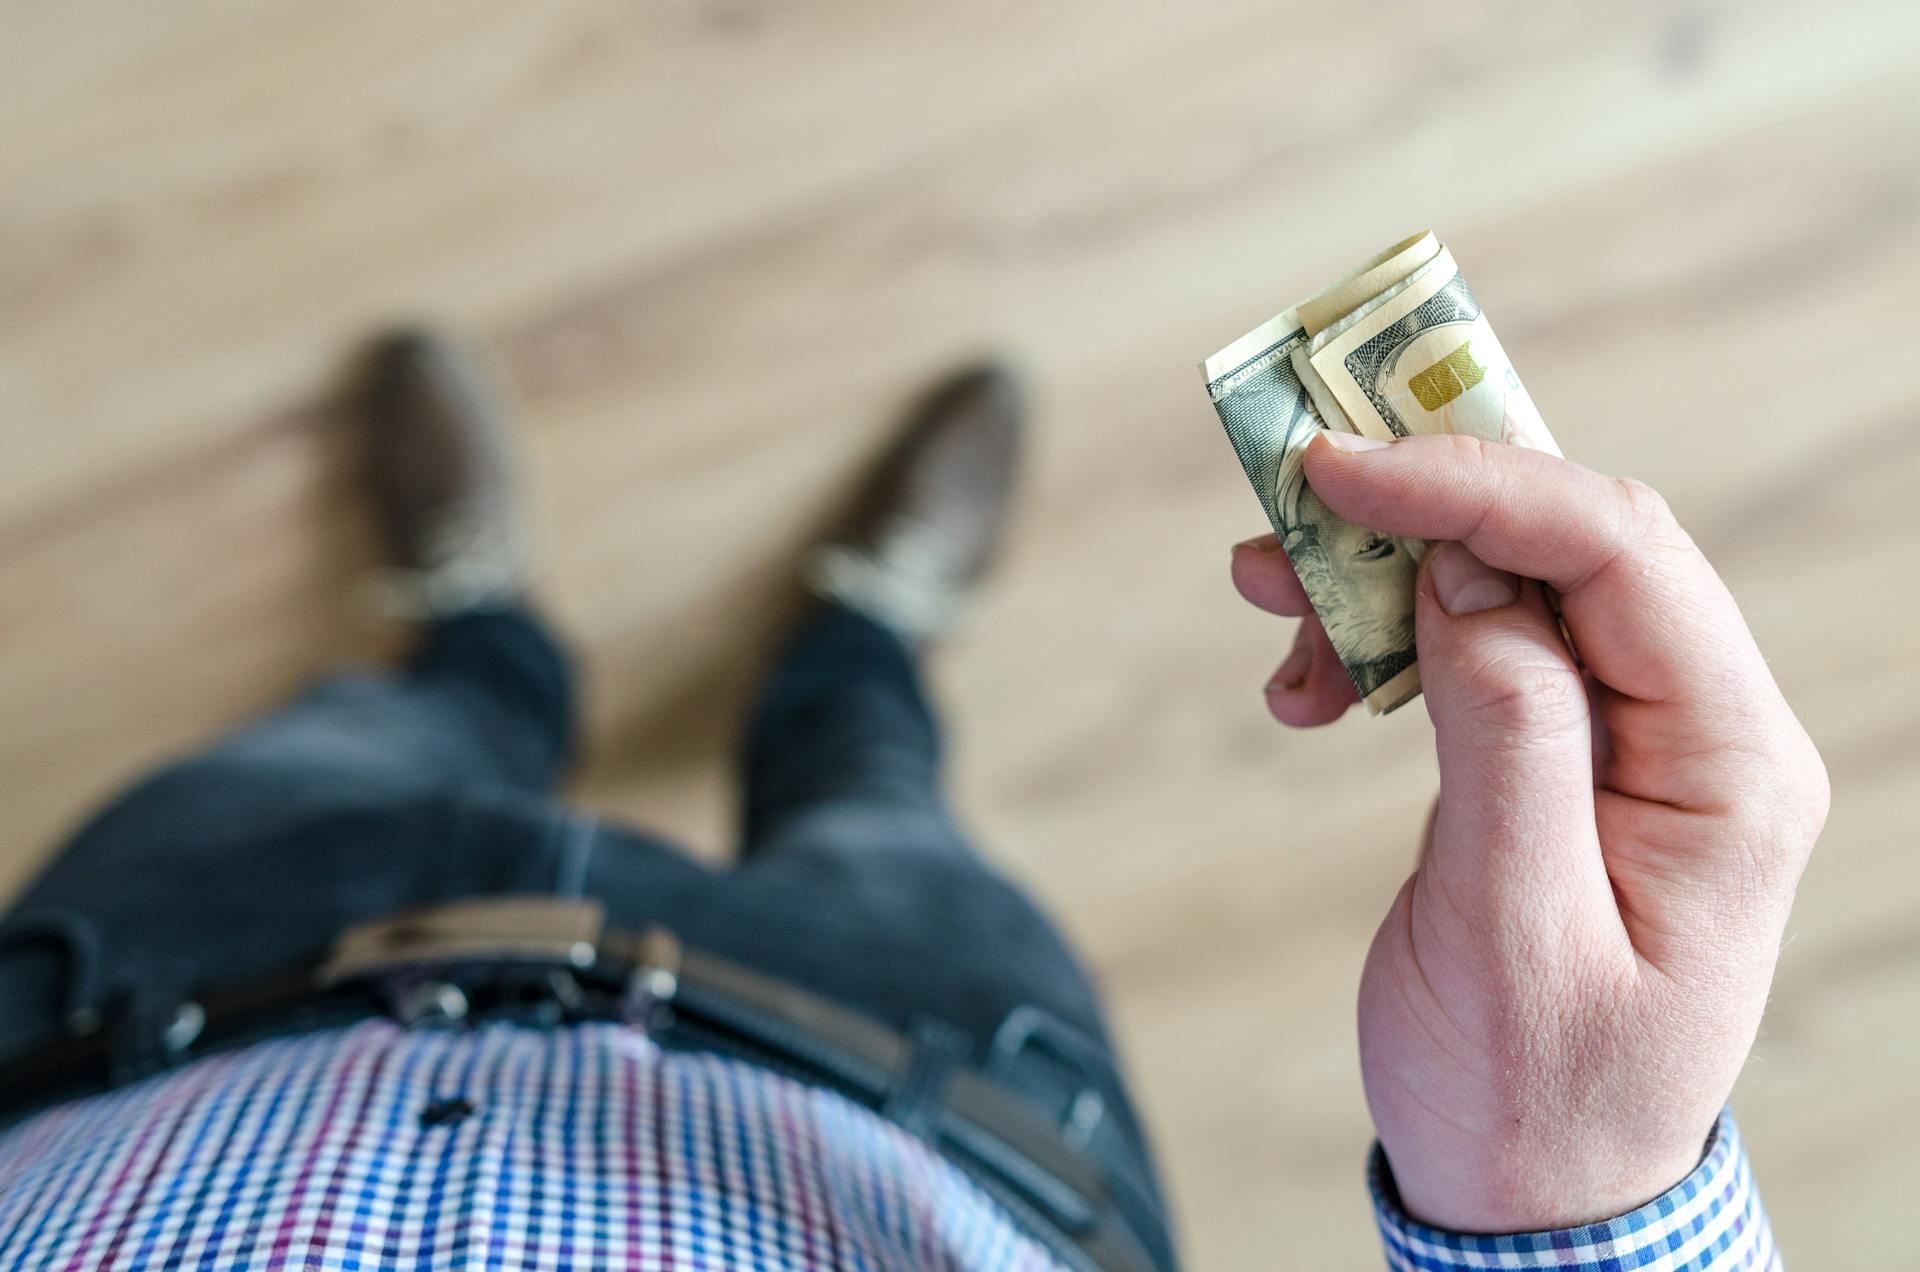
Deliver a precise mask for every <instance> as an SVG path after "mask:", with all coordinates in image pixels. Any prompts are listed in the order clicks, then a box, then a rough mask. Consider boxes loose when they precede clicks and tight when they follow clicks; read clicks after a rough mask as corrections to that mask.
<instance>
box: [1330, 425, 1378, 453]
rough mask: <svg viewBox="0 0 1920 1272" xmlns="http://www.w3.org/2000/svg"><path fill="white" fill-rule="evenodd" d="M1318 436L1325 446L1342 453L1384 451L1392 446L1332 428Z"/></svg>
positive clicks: (1375, 439) (1376, 439) (1371, 438)
mask: <svg viewBox="0 0 1920 1272" xmlns="http://www.w3.org/2000/svg"><path fill="white" fill-rule="evenodd" d="M1320 436H1322V437H1324V438H1326V439H1327V445H1329V446H1333V447H1337V448H1338V449H1340V450H1343V451H1370V450H1385V449H1386V448H1387V447H1389V446H1391V445H1393V443H1392V442H1383V441H1381V440H1380V439H1379V438H1377V437H1362V436H1360V434H1358V433H1343V432H1341V431H1340V430H1338V429H1332V428H1330V429H1327V430H1325V431H1324V432H1322V433H1321V434H1320Z"/></svg>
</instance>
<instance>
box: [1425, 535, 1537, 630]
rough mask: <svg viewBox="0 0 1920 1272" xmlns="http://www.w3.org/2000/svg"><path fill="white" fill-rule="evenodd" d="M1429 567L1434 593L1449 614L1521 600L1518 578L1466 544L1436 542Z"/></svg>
mask: <svg viewBox="0 0 1920 1272" xmlns="http://www.w3.org/2000/svg"><path fill="white" fill-rule="evenodd" d="M1428 568H1429V569H1430V570H1432V571H1433V594H1434V596H1436V597H1438V598H1439V601H1440V608H1442V609H1444V610H1446V611H1447V613H1449V614H1453V615H1456V616H1458V615H1461V614H1478V613H1480V612H1481V611H1483V610H1490V609H1499V608H1500V607H1501V606H1502V605H1511V604H1513V603H1514V602H1515V601H1517V600H1519V599H1520V580H1519V579H1517V578H1515V577H1514V576H1513V575H1511V574H1508V573H1507V572H1506V571H1505V570H1496V569H1494V568H1493V567H1492V566H1490V565H1488V564H1487V563H1486V562H1485V561H1482V560H1481V559H1480V558H1479V557H1477V556H1475V555H1473V553H1472V552H1470V551H1468V550H1467V547H1466V545H1465V544H1462V543H1441V544H1436V545H1435V546H1434V549H1433V564H1432V565H1431V566H1429V567H1428Z"/></svg>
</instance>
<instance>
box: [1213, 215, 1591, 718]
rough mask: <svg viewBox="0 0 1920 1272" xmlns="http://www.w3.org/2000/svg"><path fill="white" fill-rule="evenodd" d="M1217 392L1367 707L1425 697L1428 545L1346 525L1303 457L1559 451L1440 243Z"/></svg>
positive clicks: (1409, 256)
mask: <svg viewBox="0 0 1920 1272" xmlns="http://www.w3.org/2000/svg"><path fill="white" fill-rule="evenodd" d="M1201 374H1202V375H1203V376H1204V377H1205V379H1206V382H1207V394H1208V396H1209V397H1211V398H1212V399H1213V407H1214V410H1215V411H1216V412H1217V413H1218V414H1219V416H1220V422H1221V424H1223V425H1224V426H1225V427H1226V430H1227V437H1228V439H1229V440H1230V441H1231V442H1232V443H1233V449H1234V451H1235V452H1236V453H1237V454H1238V455H1239V457H1240V463H1241V465H1242V467H1244V468H1245V469H1246V473H1247V479H1248V481H1250V482H1251V483H1252V484H1253V489H1254V493H1255V494H1257V495H1258V496H1259V497H1260V500H1261V504H1262V506H1263V508H1264V510H1265V511H1266V514H1267V519H1268V521H1269V522H1270V523H1271V524H1272V526H1273V529H1274V533H1275V534H1276V535H1278V536H1279V539H1280V543H1281V545H1282V547H1284V548H1285V549H1286V553H1287V558H1288V560H1290V561H1292V562H1293V569H1294V573H1295V574H1296V575H1298V576H1299V578H1300V583H1301V586H1302V587H1303V588H1304V589H1305V590H1306V593H1307V599H1308V600H1310V601H1311V602H1313V608H1314V611H1315V612H1316V613H1317V614H1318V615H1319V616H1320V621H1321V624H1322V625H1323V626H1324V627H1325V628H1326V631H1327V637H1328V639H1329V640H1330V641H1331V642H1332V644H1333V648H1334V651H1335V652H1336V653H1338V654H1339V655H1340V661H1341V663H1342V664H1343V665H1344V666H1345V667H1346V670H1347V674H1348V675H1349V676H1351V677H1352V678H1353V683H1354V687H1355V688H1356V689H1357V690H1358V691H1359V694H1360V698H1361V700H1362V701H1363V702H1365V703H1366V704H1367V709H1368V710H1369V711H1371V712H1372V713H1373V714H1375V715H1380V714H1383V713H1385V712H1388V711H1391V710H1393V709H1394V708H1395V707H1398V706H1401V705H1402V704H1404V703H1407V702H1409V701H1411V700H1412V699H1414V698H1415V697H1417V696H1418V695H1419V693H1420V669H1419V665H1418V661H1417V654H1416V651H1415V648H1414V632H1413V589H1414V580H1415V577H1416V576H1417V575H1418V573H1419V569H1420V559H1421V557H1422V556H1423V555H1424V554H1425V552H1426V546H1427V545H1426V544H1425V543H1423V542H1421V541H1419V540H1417V539H1404V538H1400V537H1397V536H1394V535H1385V534H1380V533H1377V532H1375V531H1372V530H1369V529H1367V528H1365V527H1363V526H1355V525H1351V524H1349V523H1348V522H1346V521H1343V520H1341V519H1340V518H1339V517H1336V516H1335V515H1334V514H1333V513H1332V511H1331V510H1329V509H1328V507H1327V506H1326V504H1325V503H1323V502H1322V501H1321V500H1320V498H1319V497H1318V496H1317V495H1315V494H1314V493H1313V490H1312V488H1311V487H1310V486H1309V485H1308V484H1307V480H1306V474H1305V471H1304V469H1303V467H1302V457H1303V456H1304V453H1305V451H1306V447H1307V443H1309V442H1310V441H1312V440H1313V436H1314V434H1315V433H1317V432H1319V431H1320V430H1322V429H1339V430H1341V431H1344V432H1349V433H1358V434H1361V435H1362V436H1366V437H1373V438H1378V439H1380V440H1382V441H1391V440H1393V439H1395V438H1400V437H1410V436H1413V435H1414V434H1417V433H1461V434H1466V435H1469V436H1473V437H1480V438H1484V439H1486V440H1488V441H1495V442H1504V443H1507V444H1510V445H1519V446H1531V447H1534V448H1535V449H1539V450H1546V451H1551V452H1553V453H1554V454H1559V453H1560V452H1559V447H1558V446H1556V445H1555V444H1554V441H1553V437H1552V435H1551V434H1549V433H1548V432H1547V426H1546V424H1545V422H1544V421H1543V420H1541V418H1540V413H1539V411H1538V410H1537V409H1536V408H1535V407H1534V404H1533V399H1532V398H1531V397H1529V396H1528V395H1527V391H1526V388H1525V386H1523V385H1522V384H1521V383H1520V377H1519V375H1518V374H1517V373H1516V372H1515V371H1514V369H1513V364H1512V362H1511V361H1509V360H1508V358H1507V354H1506V350H1505V349H1504V348H1502V347H1501V344H1500V341H1499V339H1498V338H1497V337H1496V336H1495V335H1494V334H1493V328H1492V327H1491V326H1489V325H1488V324H1487V320H1486V317H1485V315H1483V314H1482V313H1481V311H1480V302H1479V300H1478V299H1477V298H1476V297H1475V296H1474V294H1473V290H1472V288H1470V287H1468V286H1467V282H1466V279H1464V278H1462V277H1461V275H1460V270H1459V267H1458V266H1457V265H1455V263H1454V260H1453V254H1452V253H1451V252H1449V251H1447V249H1446V248H1445V247H1443V246H1441V244H1440V242H1439V240H1438V239H1436V238H1435V237H1434V236H1433V235H1432V234H1430V233H1423V234H1417V235H1414V236H1413V237H1412V238H1409V239H1407V240H1405V241H1404V242H1401V243H1397V244H1395V245H1394V246H1393V247H1391V248H1388V249H1387V250H1386V251H1384V252H1382V253H1380V255H1378V256H1376V257H1374V258H1373V259H1372V260H1370V261H1368V262H1367V263H1366V264H1364V265H1362V266H1360V268H1358V269H1356V270H1354V271H1353V272H1351V273H1349V274H1347V275H1346V276H1344V277H1342V278H1340V279H1338V280H1337V281H1335V282H1334V283H1333V284H1331V285H1330V286H1328V287H1326V288H1324V289H1323V290H1321V291H1320V292H1317V293H1316V294H1314V295H1313V296H1311V297H1309V298H1308V299H1306V300H1304V301H1302V302H1301V303H1300V304H1298V305H1295V306H1294V307H1293V308H1292V309H1289V310H1287V311H1286V312H1285V313H1282V314H1280V315H1279V316H1277V317H1275V318H1271V319H1269V320H1268V321H1266V322H1264V323H1262V324H1261V325H1260V326H1258V327H1256V328H1254V330H1252V331H1250V332H1248V333H1247V334H1246V335H1244V336H1242V337H1240V339H1238V340H1236V341H1234V342H1233V343H1232V344H1230V345H1228V346H1227V347H1226V348H1224V349H1222V350H1220V351H1219V352H1218V353H1216V354H1214V355H1213V356H1212V357H1210V358H1208V359H1207V360H1206V361H1205V362H1203V363H1202V364H1201Z"/></svg>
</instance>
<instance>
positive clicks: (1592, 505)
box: [1306, 434, 1770, 702]
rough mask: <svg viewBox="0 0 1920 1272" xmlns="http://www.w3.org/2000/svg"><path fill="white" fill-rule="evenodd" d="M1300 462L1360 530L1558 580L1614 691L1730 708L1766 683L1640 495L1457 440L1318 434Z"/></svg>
mask: <svg viewBox="0 0 1920 1272" xmlns="http://www.w3.org/2000/svg"><path fill="white" fill-rule="evenodd" d="M1342 440H1343V441H1349V440H1350V439H1347V438H1343V439H1342ZM1306 465H1307V480H1308V481H1309V482H1310V483H1311V484H1312V486H1313V489H1314V491H1315V492H1316V493H1317V494H1318V495H1319V496H1320V498H1321V499H1322V500H1324V501H1325V502H1326V504H1327V506H1328V507H1329V508H1331V509H1333V511H1334V512H1335V513H1337V514H1339V515H1340V516H1342V517H1344V518H1346V519H1347V520H1349V521H1351V522H1353V523H1354V524H1356V525H1363V526H1367V527H1369V528H1370V529H1373V530H1378V531H1381V532H1384V533H1386V534H1398V535H1407V536H1412V537H1416V538H1422V539H1457V540H1459V541H1461V542H1463V543H1465V544H1466V545H1467V547H1468V548H1470V549H1471V550H1472V552H1473V554H1474V555H1475V556H1477V557H1479V558H1480V559H1481V560H1482V561H1485V562H1486V563H1487V564H1489V565H1492V566H1495V567H1497V568H1499V569H1502V570H1507V571H1510V572H1512V573H1514V574H1520V575H1524V576H1526V577H1528V578H1534V579H1539V580H1541V581H1543V582H1546V583H1549V584H1551V585H1552V586H1553V587H1554V588H1555V590H1557V591H1558V592H1559V594H1560V605H1561V613H1562V615H1563V617H1564V618H1565V620H1566V624H1567V629H1568V631H1569V632H1570V633H1571V634H1572V637H1573V643H1574V647H1575V649H1576V650H1577V651H1578V652H1579V655H1580V657H1581V659H1582V661H1584V662H1585V663H1586V665H1587V668H1588V670H1589V671H1591V672H1592V673H1593V674H1594V675H1595V676H1596V677H1597V678H1598V679H1599V680H1600V681H1601V682H1602V683H1603V684H1605V685H1606V686H1608V687H1609V688H1611V689H1614V690H1616V691H1617V692H1619V693H1622V694H1625V695H1627V696H1628V697H1631V698H1637V699H1640V700H1643V701H1654V702H1679V701H1688V700H1695V699H1703V698H1710V699H1711V700H1713V701H1724V695H1725V694H1726V693H1727V692H1729V690H1730V687H1731V686H1733V685H1736V684H1738V685H1745V684H1751V683H1753V681H1752V678H1753V677H1754V676H1755V675H1756V674H1758V675H1760V676H1763V677H1764V676H1765V675H1766V671H1765V664H1764V663H1763V662H1762V661H1761V659H1760V655H1759V651H1758V649H1756V648H1755V646H1754V643H1753V639H1752V637H1751V636H1749V635H1748V633H1747V628H1746V623H1745V621H1744V620H1743V619H1742V618H1741V617H1740V611H1739V607H1738V606H1737V605H1735V604H1734V600H1733V597H1732V595H1731V594H1730V593H1729V592H1728V591H1727V588H1726V585H1725V584H1724V583H1722V582H1721V581H1720V576H1719V575H1717V574H1716V573H1714V570H1713V567H1712V566H1710V565H1709V564H1708V563H1707V560H1706V558H1705V557H1704V556H1702V555H1701V554H1700V550H1699V549H1698V548H1697V547H1695V546H1694V543H1693V540H1692V539H1690V538H1689V537H1688V536H1687V533H1686V532H1685V531H1684V530H1682V529H1681V528H1680V525H1679V523H1678V522H1676V521H1675V520H1674V519H1673V515H1672V513H1671V512H1669V511H1668V509H1667V506H1666V503H1665V501H1664V500H1662V499H1661V498H1660V496H1659V495H1657V494H1655V493H1654V492H1653V491H1652V490H1650V489H1649V488H1647V487H1646V486H1643V485H1641V484H1639V483H1637V482H1631V481H1625V480H1622V479H1619V478H1614V477H1607V476H1604V475H1602V474H1600V473H1596V472H1594V471H1593V470H1592V469H1589V468H1583V467H1581V466H1580V465H1579V464H1575V463H1573V462H1571V461H1569V460H1565V459H1562V458H1560V457H1559V456H1557V455H1550V454H1547V453H1545V452H1543V451H1536V450H1528V449H1526V448H1524V447H1519V446H1503V445H1499V444H1496V443H1490V442H1482V441H1480V440H1478V439H1476V438H1471V437H1462V436H1451V435H1436V436H1419V437H1408V438H1403V439H1401V440H1400V441H1397V442H1393V443H1391V444H1387V445H1381V444H1378V443H1375V444H1373V446H1372V447H1371V448H1368V449H1359V450H1348V449H1344V448H1342V447H1340V446H1337V445H1334V444H1332V443H1329V442H1328V441H1327V440H1326V435H1324V434H1323V435H1322V436H1321V437H1320V438H1316V439H1315V440H1314V443H1313V445H1312V446H1311V447H1310V448H1309V449H1308V452H1307V456H1306ZM1768 682H1769V683H1770V677H1769V678H1768Z"/></svg>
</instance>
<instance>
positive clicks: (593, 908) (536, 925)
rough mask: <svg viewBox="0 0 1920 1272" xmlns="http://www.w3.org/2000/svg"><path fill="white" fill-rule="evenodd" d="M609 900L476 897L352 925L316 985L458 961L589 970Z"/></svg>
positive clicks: (326, 986)
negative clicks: (602, 901)
mask: <svg viewBox="0 0 1920 1272" xmlns="http://www.w3.org/2000/svg"><path fill="white" fill-rule="evenodd" d="M605 925H606V906H605V905H603V904H602V903H601V902H600V901H598V900H595V899H593V898H562V897H548V896H506V897H474V898H469V899H463V900H459V901H449V902H446V903H444V904H441V905H436V906H429V907H427V908H425V909H421V910H413V911H409V912H407V913H404V914H395V915H390V916H388V917H386V918H381V919H374V920H371V921H369V922H366V923H360V924H356V925H355V926H353V927H351V928H348V929H347V931H346V932H345V933H343V934H342V935H341V937H340V939H339V940H338V941H336V942H335V943H334V947H333V950H332V952H331V953H330V954H329V955H328V956H327V960H326V962H325V963H323V964H322V965H321V968H320V971H319V974H318V977H317V979H318V983H319V986H320V988H322V989H332V988H335V987H336V986H339V985H341V984H344V983H346V982H349V981H360V980H368V979H378V978H391V977H395V976H401V975H404V974H406V973H410V972H423V971H431V970H433V969H437V968H445V967H450V966H456V965H462V964H466V965H472V964H482V965H508V966H512V965H520V966H536V967H553V968H562V969H565V968H571V969H585V968H589V967H592V966H593V965H594V963H595V962H596V961H597V960H598V959H599V957H600V941H601V936H602V932H603V930H604V928H605Z"/></svg>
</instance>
